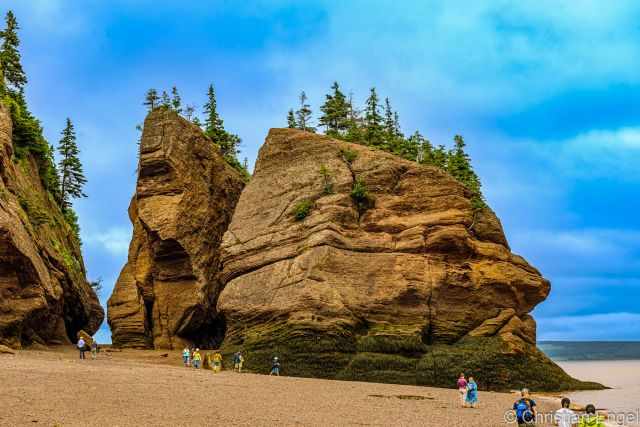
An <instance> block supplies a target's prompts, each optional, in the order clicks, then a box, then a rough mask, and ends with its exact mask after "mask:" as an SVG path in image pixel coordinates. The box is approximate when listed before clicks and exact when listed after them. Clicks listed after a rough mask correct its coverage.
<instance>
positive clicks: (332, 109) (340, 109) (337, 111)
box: [319, 82, 349, 137]
mask: <svg viewBox="0 0 640 427" xmlns="http://www.w3.org/2000/svg"><path fill="white" fill-rule="evenodd" d="M331 89H332V90H333V93H332V94H330V95H325V98H326V99H325V103H324V104H323V105H322V106H321V107H320V111H322V116H320V120H319V122H320V125H321V126H324V127H325V133H326V134H327V135H330V136H333V137H340V136H342V135H344V134H345V133H346V131H347V129H348V128H349V104H348V103H347V98H346V97H345V96H344V94H343V93H342V91H341V90H340V86H339V85H338V82H334V83H333V85H332V86H331Z"/></svg>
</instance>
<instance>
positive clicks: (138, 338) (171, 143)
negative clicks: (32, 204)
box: [108, 110, 244, 348]
mask: <svg viewBox="0 0 640 427" xmlns="http://www.w3.org/2000/svg"><path fill="white" fill-rule="evenodd" d="M243 186H244V183H243V181H242V179H241V177H240V175H239V174H238V173H237V172H236V171H235V170H234V169H233V168H231V167H230V166H228V165H227V163H226V162H225V161H224V159H223V158H222V156H220V154H219V153H218V152H217V150H216V149H215V147H214V146H213V144H212V142H211V140H209V139H208V138H207V137H205V136H204V135H203V133H202V131H201V130H200V129H199V128H198V127H197V126H195V125H193V124H191V123H190V122H188V121H187V120H184V119H182V118H180V117H178V115H177V114H175V113H173V112H169V111H163V110H156V111H154V112H152V113H151V114H150V115H149V116H148V117H147V119H146V120H145V124H144V131H143V134H142V140H141V144H140V163H139V173H138V181H137V185H136V193H135V195H134V197H133V200H132V202H131V205H130V207H129V216H130V218H131V222H132V223H133V228H134V229H133V238H132V241H131V245H130V247H129V259H128V262H127V264H126V265H125V266H124V268H123V269H122V272H121V273H120V277H119V278H118V281H117V283H116V286H115V289H114V292H113V295H112V296H111V298H110V299H109V303H108V317H109V325H110V326H111V330H112V339H113V344H114V345H116V346H121V347H139V348H152V347H155V348H177V347H181V346H183V345H184V344H186V343H188V344H195V345H198V346H203V347H211V346H215V345H217V344H218V343H219V342H220V341H221V339H222V335H223V333H224V325H223V324H222V323H220V322H218V319H217V314H216V310H215V301H216V299H217V297H218V293H219V290H220V283H219V281H218V279H217V275H218V273H219V244H220V241H221V240H222V235H223V234H224V232H225V230H226V229H227V226H228V224H229V222H230V221H231V215H232V214H233V210H234V208H235V205H236V202H237V200H238V198H239V197H240V192H241V191H242V188H243Z"/></svg>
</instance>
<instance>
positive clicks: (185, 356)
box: [182, 347, 191, 368]
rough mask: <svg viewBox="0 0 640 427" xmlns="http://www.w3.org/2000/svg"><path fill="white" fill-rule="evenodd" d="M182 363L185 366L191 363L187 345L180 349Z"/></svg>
mask: <svg viewBox="0 0 640 427" xmlns="http://www.w3.org/2000/svg"><path fill="white" fill-rule="evenodd" d="M182 363H184V366H185V368H187V367H189V365H190V364H191V351H190V350H189V347H185V348H184V350H182Z"/></svg>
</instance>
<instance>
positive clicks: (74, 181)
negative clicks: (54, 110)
mask: <svg viewBox="0 0 640 427" xmlns="http://www.w3.org/2000/svg"><path fill="white" fill-rule="evenodd" d="M58 153H60V163H59V166H58V170H59V172H60V176H61V179H60V196H61V199H62V209H63V210H65V211H66V210H69V209H70V208H71V199H78V198H81V197H87V195H86V194H84V192H83V191H82V188H83V187H84V184H85V183H86V182H87V179H86V178H85V176H84V172H83V170H82V163H81V162H80V158H79V157H78V156H79V155H80V150H79V149H78V144H77V143H76V132H75V129H74V127H73V123H71V119H67V125H66V126H65V128H64V130H63V131H62V138H61V139H60V143H59V144H58Z"/></svg>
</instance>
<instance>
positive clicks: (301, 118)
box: [296, 91, 316, 132]
mask: <svg viewBox="0 0 640 427" xmlns="http://www.w3.org/2000/svg"><path fill="white" fill-rule="evenodd" d="M296 122H297V123H298V129H301V130H304V131H307V132H315V131H316V129H315V128H314V127H312V126H311V106H310V105H309V104H307V94H306V93H304V91H302V93H300V108H299V109H298V111H296Z"/></svg>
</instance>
